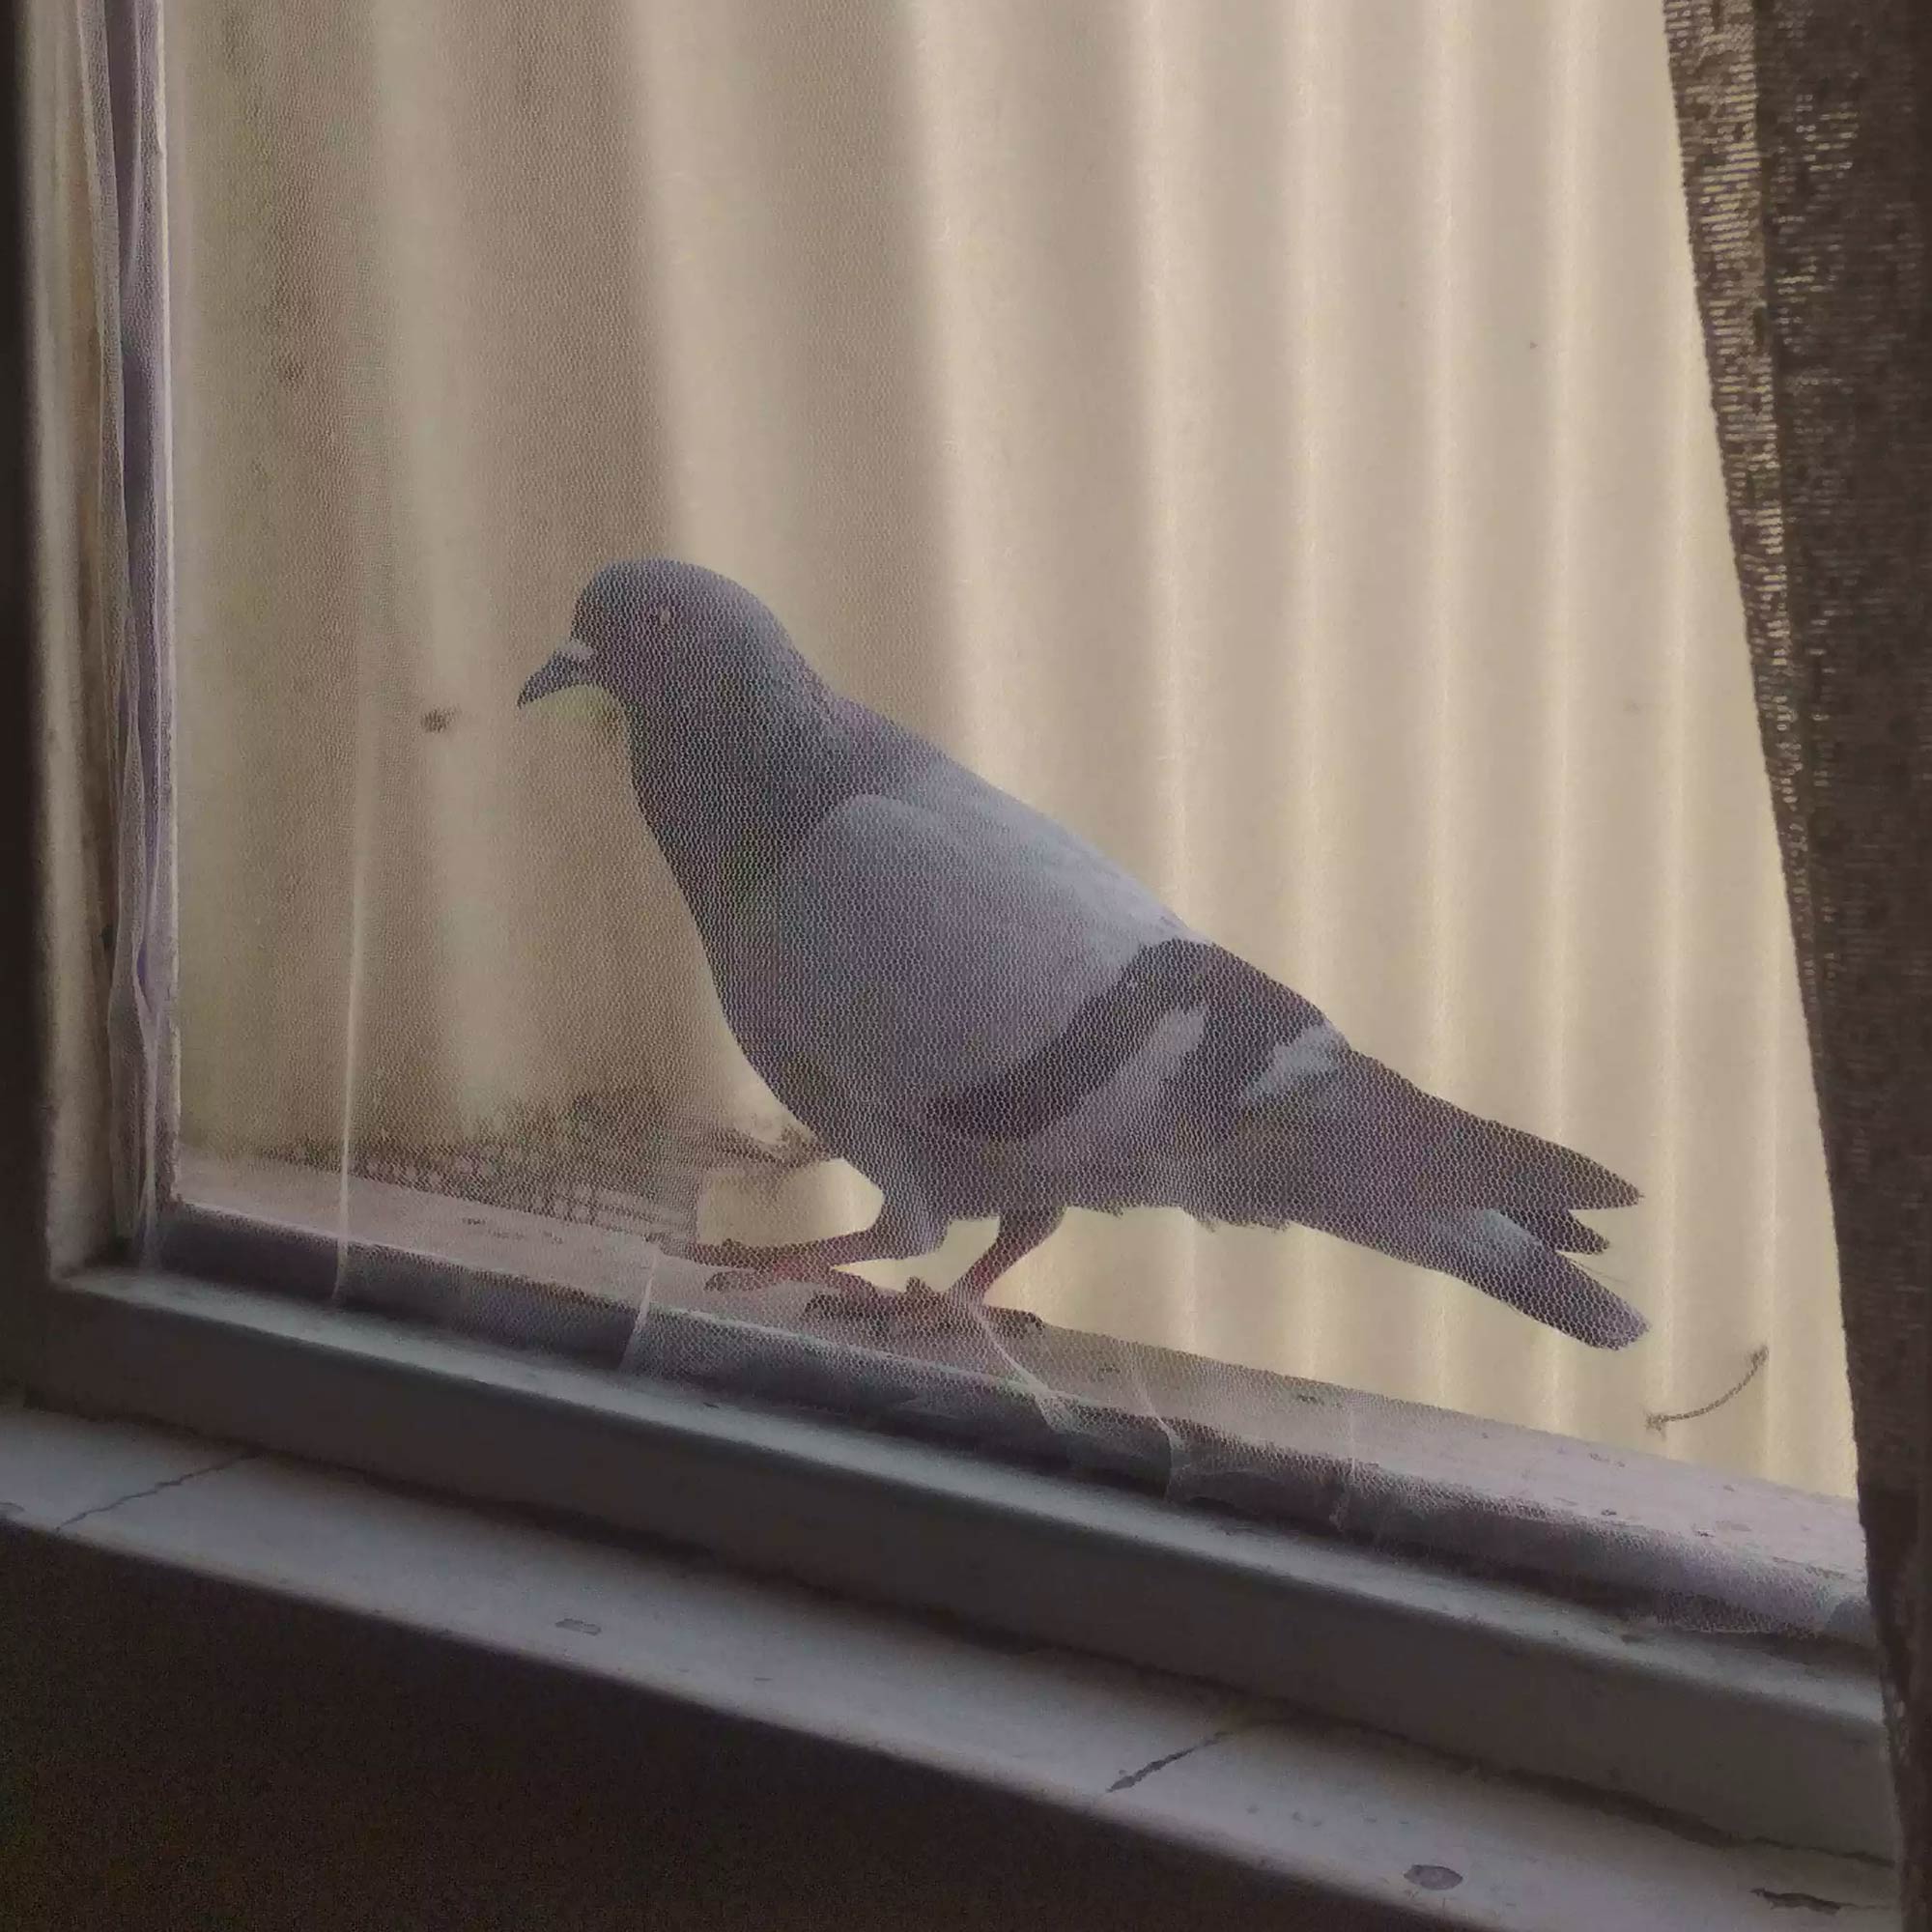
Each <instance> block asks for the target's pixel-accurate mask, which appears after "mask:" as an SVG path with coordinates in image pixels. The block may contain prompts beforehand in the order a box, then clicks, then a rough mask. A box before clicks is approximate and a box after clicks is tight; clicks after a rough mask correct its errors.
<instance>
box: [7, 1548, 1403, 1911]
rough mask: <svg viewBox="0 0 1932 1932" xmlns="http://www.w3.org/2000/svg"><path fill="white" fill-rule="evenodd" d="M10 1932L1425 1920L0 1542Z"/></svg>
mask: <svg viewBox="0 0 1932 1932" xmlns="http://www.w3.org/2000/svg"><path fill="white" fill-rule="evenodd" d="M0 1710H4V1711H5V1712H6V1714H7V1722H6V1732H5V1749H4V1755H0V1777H4V1791H0V1818H4V1824H0V1895H5V1896H6V1897H7V1898H8V1899H9V1901H10V1903H9V1909H8V1914H7V1918H8V1922H9V1924H11V1925H15V1926H18V1927H20V1928H21V1932H38V1929H39V1928H64V1927H69V1926H72V1927H76V1928H79V1927H88V1928H92V1927H97V1926H106V1925H112V1926H115V1927H117V1928H123V1932H150V1928H154V1932H159V1928H176V1927H179V1928H183V1932H186V1928H195V1932H201V1928H209V1927H221V1926H237V1927H247V1928H249V1932H276V1928H281V1927H289V1928H297V1927H299V1928H302V1932H333V1928H337V1927H340V1928H345V1932H346V1928H350V1927H355V1928H363V1927H372V1928H373V1927H382V1928H384V1932H386V1929H387V1928H391V1927H410V1928H418V1927H420V1928H440V1927H445V1926H447V1927H452V1928H457V1927H460V1928H465V1932H470V1928H474V1932H488V1928H495V1927H503V1928H509V1927H517V1928H526V1927H530V1926H545V1927H555V1928H570V1932H602V1929H603V1928H606V1927H608V1928H611V1932H617V1928H620V1927H621V1928H625V1932H637V1928H642V1927H647V1928H651V1932H660V1928H662V1932H686V1928H690V1932H698V1928H705V1932H709V1928H718V1932H724V1928H727V1927H745V1928H752V1927H757V1928H770V1932H792V1928H797V1929H798V1932H804V1928H808V1927H821V1926H824V1927H831V1926H838V1927H841V1928H851V1929H852V1932H867V1928H874V1927H876V1928H879V1932H885V1928H894V1932H899V1928H918V1932H948V1928H953V1927H958V1928H967V1927H981V1926H984V1927H1000V1928H1003V1932H1026V1928H1028V1927H1033V1926H1038V1927H1041V1928H1047V1927H1051V1928H1053V1932H1065V1929H1066V1928H1067V1927H1073V1926H1087V1925H1094V1926H1117V1927H1122V1928H1138V1927H1147V1928H1159V1927H1165V1926H1175V1927H1182V1926H1185V1927H1198V1926H1203V1925H1211V1926H1217V1927H1224V1928H1230V1932H1232V1929H1233V1928H1237V1927H1242V1926H1250V1925H1252V1926H1256V1927H1270V1928H1272V1927H1278V1926H1310V1927H1315V1926H1320V1927H1323V1928H1326V1927H1335V1928H1337V1932H1357V1928H1359V1932H1371V1928H1381V1927H1388V1928H1397V1927H1406V1926H1410V1925H1420V1924H1423V1923H1438V1922H1439V1919H1438V1918H1436V1917H1435V1915H1430V1916H1428V1917H1427V1918H1422V1917H1415V1916H1411V1915H1409V1914H1406V1913H1398V1912H1390V1911H1384V1910H1379V1909H1377V1910H1371V1909H1368V1908H1365V1907H1363V1906H1362V1905H1360V1904H1359V1903H1356V1902H1347V1903H1344V1902H1342V1901H1337V1900H1334V1899H1332V1898H1327V1897H1323V1896H1318V1895H1314V1894H1311V1893H1308V1892H1305V1891H1298V1890H1295V1889H1290V1888H1288V1887H1286V1886H1284V1885H1282V1884H1279V1883H1274V1882H1269V1881H1266V1880H1264V1879H1261V1878H1258V1877H1256V1876H1255V1875H1253V1874H1251V1873H1246V1872H1239V1871H1236V1870H1233V1869H1230V1868H1229V1867H1227V1866H1224V1865H1221V1864H1218V1863H1216V1862H1215V1861H1212V1860H1209V1859H1208V1858H1205V1857H1203V1856H1201V1855H1199V1854H1193V1853H1187V1852H1183V1851H1180V1850H1177V1849H1172V1848H1168V1847H1163V1846H1160V1845H1158V1844H1153V1843H1150V1842H1149V1841H1148V1840H1147V1839H1145V1838H1143V1837H1137V1836H1134V1835H1133V1834H1130V1833H1124V1832H1118V1831H1112V1830H1109V1829H1107V1828H1105V1827H1104V1826H1102V1825H1099V1824H1096V1823H1094V1822H1093V1821H1091V1820H1080V1819H1069V1818H1066V1817H1065V1816H1062V1815H1055V1814H1052V1813H1050V1812H1048V1811H1047V1810H1045V1809H1044V1808H1043V1807H1040V1806H1035V1805H1032V1804H1026V1803H1025V1802H1023V1801H1021V1800H1019V1799H1016V1798H1013V1797H1011V1796H1009V1795H1003V1794H996V1793H992V1792H989V1791H987V1790H984V1789H981V1788H977V1787H974V1786H970V1785H967V1784H964V1783H960V1782H955V1781H953V1780H952V1779H949V1778H947V1777H944V1776H940V1775H939V1774H937V1773H934V1772H932V1771H930V1770H926V1769H922V1768H916V1767H911V1766H907V1765H904V1764H900V1763H893V1762H887V1761H883V1760H880V1759H877V1758H872V1757H868V1756H867V1755H866V1754H865V1753H863V1752H860V1751H857V1750H854V1749H850V1748H845V1747H835V1746H832V1745H827V1744H817V1743H809V1742H806V1741H803V1740H801V1739H799V1738H797V1737H794V1736H788V1735H782V1734H780V1733H777V1732H771V1731H766V1730H763V1729H761V1728H759V1727H757V1726H754V1725H752V1724H748V1723H744V1722H740V1721H730V1720H725V1719H717V1718H709V1717H705V1716H704V1715H702V1714H699V1713H696V1712H695V1711H693V1710H691V1709H689V1708H686V1707H681V1706H673V1705H669V1704H666V1703H663V1702H661V1701H658V1700H655V1699H651V1698H647V1697H643V1696H640V1695H638V1694H636V1693H620V1692H617V1691H615V1690H613V1689H612V1687H611V1686H610V1685H609V1684H607V1683H594V1682H591V1681H589V1680H587V1679H583V1678H579V1677H576V1676H573V1675H571V1674H570V1673H568V1672H565V1671H561V1670H557V1669H554V1668H549V1667H544V1666H540V1665H536V1664H532V1663H529V1662H525V1661H520V1660H511V1659H507V1658H501V1657H495V1656H489V1655H485V1654H481V1653H478V1652H476V1651H475V1650H472V1649H467V1648H465V1647H464V1646H462V1645H459V1644H455V1643H450V1642H442V1641H438V1640H436V1639H432V1638H430V1637H427V1636H424V1635H421V1634H415V1633H410V1632H406V1631H403V1630H399V1629H395V1628H384V1627H376V1626H372V1625H370V1624H367V1623H365V1622H362V1621H360V1620H357V1619H355V1618H353V1617H350V1616H347V1615H344V1614H340V1613H335V1612H330V1611H327V1610H323V1609H318V1608H316V1607H314V1606H310V1605H293V1604H290V1603H288V1602H285V1601H282V1600H280V1599H276V1598H271V1597H270V1596H268V1595H266V1594H263V1593H258V1592H253V1591H247V1590H241V1589H238V1588H235V1587H232V1586H224V1585H220V1584H217V1583H214V1582H212V1581H209V1580H206V1579H200V1578H193V1577H185V1576H179V1575H173V1574H169V1573H166V1572H160V1571H156V1570H155V1569H154V1568H153V1567H152V1566H149V1565H146V1564H143V1563H139V1562H135V1561H131V1560H129V1559H127V1558H123V1557H117V1556H113V1555H109V1554H105V1553H102V1552H99V1551H95V1550H88V1549H84V1548H75V1547H73V1546H71V1545H69V1544H60V1543H55V1542H53V1541H52V1540H50V1539H45V1538H37V1537H32V1536H28V1535H24V1534H20V1533H18V1532H6V1531H4V1530H0Z"/></svg>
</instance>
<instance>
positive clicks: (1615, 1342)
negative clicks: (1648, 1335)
mask: <svg viewBox="0 0 1932 1932" xmlns="http://www.w3.org/2000/svg"><path fill="white" fill-rule="evenodd" d="M1525 1218H1533V1217H1525ZM1566 1218H1567V1217H1566ZM1577 1225H1578V1227H1579V1228H1580V1227H1581V1223H1578V1224H1577ZM1335 1232H1336V1233H1338V1234H1341V1233H1345V1232H1346V1233H1348V1234H1349V1236H1350V1238H1351V1239H1353V1240H1357V1241H1361V1242H1363V1243H1364V1244H1365V1245H1366V1246H1369V1247H1372V1248H1379V1249H1380V1250H1381V1251H1382V1252H1383V1253H1384V1254H1389V1255H1395V1256H1397V1257H1398V1258H1399V1259H1401V1260H1403V1261H1407V1262H1416V1263H1419V1264H1421V1265H1422V1266H1423V1267H1432V1268H1436V1269H1438V1270H1440V1272H1442V1273H1443V1274H1453V1275H1455V1276H1457V1277H1458V1278H1459V1279H1461V1280H1463V1281H1466V1282H1467V1283H1468V1284H1469V1285H1470V1286H1471V1287H1472V1288H1480V1289H1481V1290H1482V1291H1483V1293H1485V1294H1493V1295H1494V1296H1495V1297H1496V1299H1497V1300H1498V1301H1507V1302H1508V1303H1509V1304H1510V1306H1511V1307H1512V1308H1520V1309H1521V1310H1522V1312H1523V1313H1524V1314H1525V1315H1530V1316H1534V1317H1535V1319H1536V1320H1537V1321H1542V1322H1545V1323H1547V1324H1548V1326H1549V1327H1551V1328H1558V1329H1561V1330H1562V1332H1563V1333H1564V1334H1566V1335H1574V1336H1575V1337H1576V1338H1577V1341H1579V1342H1588V1343H1589V1344H1590V1345H1591V1346H1592V1347H1593V1348H1598V1349H1622V1348H1625V1347H1628V1345H1629V1344H1631V1343H1632V1342H1634V1341H1635V1340H1636V1338H1637V1337H1638V1336H1639V1335H1641V1334H1642V1333H1643V1332H1644V1330H1645V1329H1646V1328H1647V1327H1648V1326H1649V1325H1650V1324H1649V1323H1648V1322H1647V1321H1645V1320H1644V1319H1643V1317H1642V1316H1641V1315H1639V1314H1638V1313H1637V1312H1636V1310H1635V1309H1634V1308H1633V1307H1632V1306H1631V1305H1630V1303H1629V1302H1627V1301H1626V1300H1624V1298H1623V1297H1622V1296H1621V1295H1619V1294H1614V1293H1611V1292H1610V1290H1608V1289H1607V1288H1605V1286H1604V1284H1603V1283H1602V1282H1600V1281H1598V1280H1597V1279H1596V1278H1595V1277H1594V1276H1593V1275H1589V1274H1586V1273H1585V1272H1584V1271H1583V1269H1581V1268H1580V1267H1578V1266H1577V1264H1576V1263H1575V1262H1573V1261H1572V1260H1571V1259H1570V1258H1569V1256H1568V1255H1567V1254H1565V1253H1562V1252H1560V1251H1559V1250H1558V1249H1557V1248H1556V1247H1554V1246H1552V1245H1551V1243H1550V1242H1549V1241H1548V1240H1547V1239H1545V1238H1543V1237H1541V1236H1538V1235H1536V1234H1534V1233H1532V1232H1531V1231H1530V1230H1529V1229H1528V1228H1526V1227H1524V1226H1523V1224H1522V1221H1521V1220H1519V1219H1518V1218H1517V1217H1516V1216H1515V1215H1512V1214H1506V1213H1504V1212H1503V1210H1502V1209H1501V1208H1476V1209H1474V1210H1472V1211H1471V1212H1469V1213H1465V1214H1462V1215H1455V1216H1448V1215H1445V1216H1442V1217H1440V1218H1435V1219H1430V1220H1426V1221H1425V1220H1420V1219H1418V1220H1415V1221H1412V1222H1410V1223H1408V1224H1407V1225H1406V1226H1405V1225H1403V1224H1402V1223H1401V1222H1395V1223H1393V1224H1391V1223H1386V1222H1385V1223H1382V1224H1381V1225H1379V1226H1377V1225H1374V1224H1364V1223H1358V1224H1357V1225H1356V1227H1355V1228H1354V1229H1352V1230H1344V1229H1341V1228H1338V1229H1336V1230H1335ZM1584 1232H1585V1233H1586V1234H1587V1233H1588V1231H1587V1230H1585V1231H1584ZM1592 1238H1593V1239H1594V1240H1595V1242H1596V1244H1597V1245H1598V1246H1602V1245H1603V1237H1602V1236H1593V1237H1592ZM1578 1245H1580V1243H1579V1244H1578Z"/></svg>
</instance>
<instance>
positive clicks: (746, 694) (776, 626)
mask: <svg viewBox="0 0 1932 1932" xmlns="http://www.w3.org/2000/svg"><path fill="white" fill-rule="evenodd" d="M801 675H804V676H806V677H810V673H809V672H807V671H806V670H805V667H804V665H803V663H802V662H801V660H800V659H799V658H798V656H797V655H796V653H795V652H794V651H793V650H792V648H791V643H790V640H789V639H787V638H786V636H785V633H784V627H783V626H782V625H781V623H780V622H779V620H778V619H777V618H776V617H775V616H774V615H773V614H772V613H771V611H768V610H767V609H766V608H765V606H764V605H763V604H761V603H759V601H758V600H757V599H756V598H755V597H753V595H752V593H751V592H750V591H749V590H747V589H745V588H744V586H743V585H742V584H737V583H733V582H731V580H730V579H729V578H728V577H721V576H719V575H718V573H717V572H716V571H713V570H704V569H701V568H700V567H699V566H698V565H696V564H695V563H680V562H679V561H678V560H677V559H676V558H675V557H667V556H647V557H639V558H638V559H636V560H635V561H633V562H629V563H611V564H606V565H605V567H604V568H603V569H602V570H600V571H599V572H598V573H597V575H596V576H595V577H593V578H592V579H591V580H590V582H588V583H586V584H585V585H584V586H583V591H582V595H581V596H580V597H579V598H578V600H577V610H576V612H575V613H574V614H573V616H572V617H571V620H570V636H569V638H568V639H567V640H566V641H565V642H564V644H563V645H562V647H561V648H560V649H559V650H557V651H556V652H555V653H554V655H553V656H552V658H551V660H550V662H549V663H548V664H546V665H544V666H543V667H542V668H540V669H539V670H538V671H537V672H536V673H535V675H534V676H532V677H531V678H530V680H529V681H528V683H526V685H525V686H524V688H523V691H522V693H521V694H520V696H518V698H517V702H518V703H519V704H530V703H533V702H534V701H535V700H536V699H537V698H539V697H547V696H550V694H551V693H552V692H554V691H564V690H567V689H568V688H569V687H571V686H572V685H580V684H589V685H597V686H599V687H601V688H602V689H603V690H605V691H608V692H610V693H611V696H613V697H616V698H618V699H619V700H620V701H622V702H623V703H624V704H625V705H627V706H628V707H630V708H631V709H632V710H633V711H635V712H638V713H640V714H642V715H643V716H644V717H646V718H650V719H654V720H655V719H663V718H665V717H667V716H676V715H683V716H687V717H689V716H693V715H697V716H702V715H704V714H705V713H709V712H717V711H729V710H730V709H732V708H734V706H735V705H736V704H740V703H743V702H744V701H745V700H746V699H747V698H750V697H752V696H753V695H754V694H756V693H758V692H759V691H761V690H763V689H765V688H768V687H770V686H772V685H774V684H781V683H787V682H790V681H792V680H794V679H796V678H798V677H799V676H801Z"/></svg>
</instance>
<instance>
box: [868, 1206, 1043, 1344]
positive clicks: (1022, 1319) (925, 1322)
mask: <svg viewBox="0 0 1932 1932" xmlns="http://www.w3.org/2000/svg"><path fill="white" fill-rule="evenodd" d="M1064 1213H1065V1209H1064V1208H1016V1209H1014V1210H1013V1211H1012V1212H1011V1213H1008V1214H1002V1215H1001V1216H1000V1225H999V1229H998V1231H997V1232H996V1233H995V1234H994V1236H993V1244H992V1246H991V1247H989V1248H988V1249H987V1250H986V1252H985V1253H984V1254H983V1255H981V1256H980V1259H979V1260H978V1261H977V1262H975V1263H974V1264H973V1265H972V1266H971V1267H969V1268H968V1269H967V1270H966V1272H965V1273H964V1274H962V1275H961V1276H960V1277H959V1279H958V1280H957V1281H955V1282H954V1283H953V1284H952V1287H951V1288H949V1289H948V1290H947V1291H946V1293H944V1294H935V1293H933V1291H932V1290H931V1289H929V1288H927V1287H926V1285H925V1284H924V1283H923V1281H909V1282H907V1283H906V1292H905V1296H904V1299H903V1300H902V1302H901V1303H900V1315H901V1319H902V1320H903V1321H904V1322H905V1323H906V1324H907V1325H908V1326H910V1327H922V1328H923V1327H931V1326H937V1325H940V1324H945V1325H949V1326H962V1325H963V1326H965V1327H969V1328H977V1327H979V1326H980V1324H981V1322H986V1323H990V1324H991V1326H993V1327H994V1328H1005V1329H1009V1330H1016V1331H1018V1332H1020V1333H1026V1332H1029V1331H1031V1330H1033V1329H1036V1328H1038V1327H1039V1326H1040V1325H1041V1323H1040V1319H1039V1317H1038V1316H1037V1315H1033V1314H1030V1313H1029V1312H1028V1311H1027V1310H1026V1309H1024V1308H988V1307H987V1306H986V1305H985V1301H986V1294H987V1292H988V1290H990V1289H991V1288H992V1286H993V1284H994V1283H995V1282H996V1281H998V1280H999V1278H1000V1277H1001V1276H1002V1275H1003V1274H1005V1273H1006V1271H1007V1270H1008V1269H1009V1267H1011V1266H1012V1264H1014V1263H1015V1262H1016V1261H1018V1260H1019V1259H1020V1258H1021V1257H1022V1256H1023V1255H1030V1254H1031V1253H1032V1252H1033V1251H1034V1249H1036V1248H1037V1247H1038V1246H1039V1244H1040V1243H1041V1242H1042V1241H1043V1240H1045V1239H1046V1237H1047V1236H1049V1235H1050V1234H1052V1233H1053V1231H1054V1230H1055V1229H1056V1228H1057V1227H1059V1226H1060V1222H1061V1217H1062V1215H1063V1214H1064Z"/></svg>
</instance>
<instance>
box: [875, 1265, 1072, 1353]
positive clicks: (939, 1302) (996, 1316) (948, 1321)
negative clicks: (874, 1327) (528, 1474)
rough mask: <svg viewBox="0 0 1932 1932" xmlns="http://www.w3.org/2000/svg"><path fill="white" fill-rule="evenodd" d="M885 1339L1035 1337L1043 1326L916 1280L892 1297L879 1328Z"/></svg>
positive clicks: (1019, 1312)
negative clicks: (884, 1334) (952, 1336)
mask: <svg viewBox="0 0 1932 1932" xmlns="http://www.w3.org/2000/svg"><path fill="white" fill-rule="evenodd" d="M882 1326H883V1328H884V1331H885V1332H886V1333H887V1334H889V1335H901V1336H904V1337H905V1338H907V1339H908V1340H911V1339H912V1338H914V1337H916V1336H921V1335H983V1334H984V1333H985V1332H986V1331H987V1330H988V1329H990V1330H991V1331H992V1332H993V1333H994V1334H995V1335H1037V1334H1038V1333H1039V1331H1040V1330H1041V1329H1042V1328H1044V1327H1045V1326H1046V1323H1045V1322H1044V1321H1041V1320H1040V1319H1039V1317H1038V1316H1037V1315H1035V1314H1034V1313H1033V1312H1032V1311H1031V1310H1030V1309H1025V1308H994V1307H991V1306H989V1305H988V1304H987V1303H985V1302H983V1301H972V1300H968V1299H967V1298H966V1297H965V1296H964V1295H959V1294H948V1293H944V1292H942V1291H941V1290H939V1289H934V1288H928V1287H927V1286H926V1284H925V1283H924V1282H923V1281H920V1280H918V1279H917V1278H915V1279H913V1280H912V1281H909V1282H907V1283H906V1285H905V1293H903V1294H899V1295H895V1296H894V1297H893V1301H892V1305H891V1307H890V1308H889V1309H888V1310H887V1311H886V1314H885V1320H884V1322H883V1324H882Z"/></svg>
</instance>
